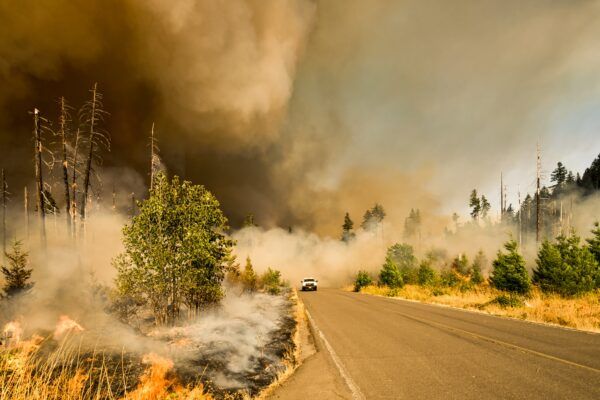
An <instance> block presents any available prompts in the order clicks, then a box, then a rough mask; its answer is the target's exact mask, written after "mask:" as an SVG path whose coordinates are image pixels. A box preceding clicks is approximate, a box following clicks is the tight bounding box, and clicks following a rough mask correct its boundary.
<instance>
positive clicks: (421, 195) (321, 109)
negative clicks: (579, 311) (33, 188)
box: [0, 0, 600, 234]
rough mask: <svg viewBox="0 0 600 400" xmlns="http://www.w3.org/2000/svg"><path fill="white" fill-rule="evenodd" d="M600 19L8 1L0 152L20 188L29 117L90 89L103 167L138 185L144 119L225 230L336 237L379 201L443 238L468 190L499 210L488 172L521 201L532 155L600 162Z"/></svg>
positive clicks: (244, 3) (565, 14) (478, 7)
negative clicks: (96, 96) (242, 226)
mask: <svg viewBox="0 0 600 400" xmlns="http://www.w3.org/2000/svg"><path fill="white" fill-rule="evenodd" d="M598 15H599V10H598V7H597V5H596V4H595V3H593V2H586V1H574V2H555V1H550V0H537V1H534V2H528V3H527V4H516V3H515V4H506V2H497V1H484V2H476V3H474V2H469V1H459V2H452V3H448V2H441V1H432V0H430V1H416V0H403V1H387V0H379V1H371V2H362V1H357V0H350V1H345V2H328V1H311V0H286V1H252V0H234V1H228V2H218V3H215V2H212V1H204V0H200V1H192V0H179V1H163V0H152V1H145V2H144V1H135V0H127V1H112V0H111V1H103V2H99V1H75V2H73V1H70V2H67V1H42V2H39V1H38V2H34V1H29V0H27V1H21V2H17V3H15V2H2V3H1V4H0V16H1V17H2V21H3V24H2V25H1V26H0V37H1V38H2V39H1V40H0V82H1V84H2V86H3V90H2V93H1V94H0V132H1V133H0V152H1V153H2V154H1V155H2V157H3V159H4V160H6V164H8V165H6V168H7V170H8V175H9V178H10V180H11V182H10V183H11V184H12V185H13V187H15V188H16V187H19V186H20V185H21V184H22V183H23V182H27V181H29V180H30V179H31V175H32V174H31V173H30V170H31V169H32V168H31V167H30V165H29V160H30V158H31V156H30V152H31V151H30V141H29V140H28V138H29V136H30V133H29V131H30V126H31V121H30V119H29V118H30V117H29V116H28V115H27V110H31V109H32V108H33V107H34V106H38V108H40V109H41V110H42V111H43V112H44V113H45V114H46V115H47V116H48V117H52V118H54V115H55V114H56V104H55V98H56V97H58V96H59V95H65V96H67V98H68V99H70V100H71V102H72V103H73V104H75V105H76V104H80V103H81V101H82V100H83V98H85V96H86V95H87V92H86V90H87V88H88V87H89V86H91V84H92V83H93V82H95V81H98V82H99V83H100V87H101V88H102V89H103V91H104V92H105V95H106V97H105V98H106V108H107V109H108V110H109V111H110V113H111V116H110V118H109V120H108V129H109V130H110V131H111V132H112V136H113V152H112V153H111V154H110V155H108V156H106V162H105V165H108V166H113V167H115V168H122V167H124V166H126V167H130V168H133V169H135V170H137V171H138V175H139V176H140V177H142V178H144V177H146V176H147V170H148V165H149V162H148V151H147V150H148V149H147V146H146V143H147V136H148V133H149V130H150V125H151V123H152V121H155V122H156V127H157V132H158V137H159V140H160V146H161V150H162V153H161V154H162V157H163V160H164V162H165V164H166V166H167V168H168V169H169V171H170V172H173V173H177V174H180V175H184V176H186V177H187V178H189V179H192V180H194V181H196V182H200V183H203V184H206V185H207V186H208V187H209V188H210V189H211V190H213V191H214V192H215V193H216V195H217V196H218V197H219V199H220V200H221V201H222V203H223V206H224V207H225V209H226V212H227V214H228V215H229V216H230V217H231V219H232V222H233V223H234V225H236V224H237V223H239V222H240V220H241V218H242V217H243V215H244V214H246V213H247V212H254V213H255V214H256V216H257V221H258V222H259V223H260V224H262V225H266V226H272V225H281V226H287V225H294V226H304V227H307V228H314V229H317V230H318V231H319V232H321V233H329V234H333V233H334V232H336V233H337V231H338V229H339V226H338V225H339V224H340V222H339V221H340V220H341V217H342V215H343V212H344V211H346V210H348V211H351V213H352V214H353V216H354V218H355V220H356V219H359V218H360V214H362V212H363V210H364V209H365V208H367V207H368V206H370V205H372V203H373V202H375V201H379V202H381V203H383V204H384V206H386V208H387V209H388V211H389V214H390V220H391V219H396V223H397V224H400V225H401V223H402V219H403V216H405V215H406V214H407V213H408V210H409V209H410V207H420V208H422V211H425V212H427V214H429V215H430V218H431V219H432V220H436V221H437V220H438V219H439V218H440V217H439V215H442V214H445V215H447V214H449V213H450V212H451V211H454V210H457V211H459V212H464V211H465V210H464V208H465V198H466V197H467V195H468V191H469V190H470V189H472V188H473V187H478V188H479V189H480V190H481V191H483V192H484V193H486V194H487V195H488V197H489V198H490V199H491V201H492V204H493V205H496V203H497V198H498V193H497V192H498V189H497V186H498V183H497V181H498V177H499V174H500V171H501V170H504V172H505V177H506V181H507V182H508V183H509V185H511V187H510V189H509V191H510V195H511V197H510V198H509V201H510V202H512V203H513V204H515V203H516V192H517V188H516V186H517V185H520V188H521V192H522V193H524V192H526V191H529V192H531V189H532V187H531V182H533V179H532V178H533V167H534V165H535V164H534V160H533V153H534V149H535V142H536V141H537V140H538V139H539V140H540V141H541V143H542V149H543V150H544V158H543V160H544V163H545V165H544V166H545V169H549V168H551V165H552V162H554V161H558V160H559V159H562V160H563V161H566V164H567V166H568V167H570V168H573V169H575V170H579V171H581V170H582V168H583V167H584V166H585V164H587V163H589V161H590V160H591V159H592V158H593V157H594V156H595V155H596V153H597V152H598V150H597V145H598V136H597V135H595V132H596V131H597V128H598V127H600V121H599V120H598V118H597V117H596V116H595V113H593V112H592V110H594V109H596V108H597V106H598V101H597V98H598V97H599V93H600V85H599V84H598V83H597V82H598V80H597V79H596V78H595V74H596V71H597V70H598V67H599V66H600V58H599V57H598V56H597V52H596V51H595V48H596V43H595V42H596V40H595V38H596V37H597V35H598V33H599V32H598V28H597V24H594V23H593V22H594V21H595V20H596V19H597V17H598ZM567 137H568V138H569V140H568V143H566V142H565V141H566V139H565V138H567ZM567 144H568V146H567ZM570 147H572V148H573V149H574V152H573V153H572V154H565V149H566V148H570ZM575 150H576V151H575ZM146 179H147V178H146ZM361 188H365V190H361ZM134 191H136V192H139V191H140V189H137V188H135V189H131V190H124V192H134ZM107 197H108V196H104V198H107ZM425 208H427V210H424V209H425ZM398 219H399V220H398ZM436 224H437V223H436Z"/></svg>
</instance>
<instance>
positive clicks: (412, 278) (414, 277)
mask: <svg viewBox="0 0 600 400" xmlns="http://www.w3.org/2000/svg"><path fill="white" fill-rule="evenodd" d="M400 274H401V275H402V281H403V282H404V283H405V284H406V283H407V284H416V283H419V270H418V269H417V268H411V267H402V268H400Z"/></svg>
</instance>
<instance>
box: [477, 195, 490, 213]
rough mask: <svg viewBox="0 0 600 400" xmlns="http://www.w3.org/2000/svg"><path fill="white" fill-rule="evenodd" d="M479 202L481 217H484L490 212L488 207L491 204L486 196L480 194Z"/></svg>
mask: <svg viewBox="0 0 600 400" xmlns="http://www.w3.org/2000/svg"><path fill="white" fill-rule="evenodd" d="M480 204H481V217H482V218H486V217H487V216H488V213H489V212H490V208H491V207H492V206H491V205H490V202H489V201H488V199H486V197H485V196H483V195H482V196H481V200H480Z"/></svg>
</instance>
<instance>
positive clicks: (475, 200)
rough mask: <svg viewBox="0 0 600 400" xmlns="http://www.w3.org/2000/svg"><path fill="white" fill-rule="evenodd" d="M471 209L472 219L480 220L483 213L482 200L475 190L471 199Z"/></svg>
mask: <svg viewBox="0 0 600 400" xmlns="http://www.w3.org/2000/svg"><path fill="white" fill-rule="evenodd" d="M469 207H471V218H473V219H474V220H477V219H479V214H480V213H481V200H480V199H479V197H478V196H477V190H475V189H473V191H472V192H471V197H469Z"/></svg>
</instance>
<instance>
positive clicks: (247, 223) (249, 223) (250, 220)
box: [244, 213, 258, 228]
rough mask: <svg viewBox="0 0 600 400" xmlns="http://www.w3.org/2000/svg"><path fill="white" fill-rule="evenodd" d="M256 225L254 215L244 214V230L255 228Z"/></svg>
mask: <svg viewBox="0 0 600 400" xmlns="http://www.w3.org/2000/svg"><path fill="white" fill-rule="evenodd" d="M256 226H258V225H256V223H255V222H254V214H252V213H248V214H246V218H244V228H248V227H250V228H252V227H256Z"/></svg>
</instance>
